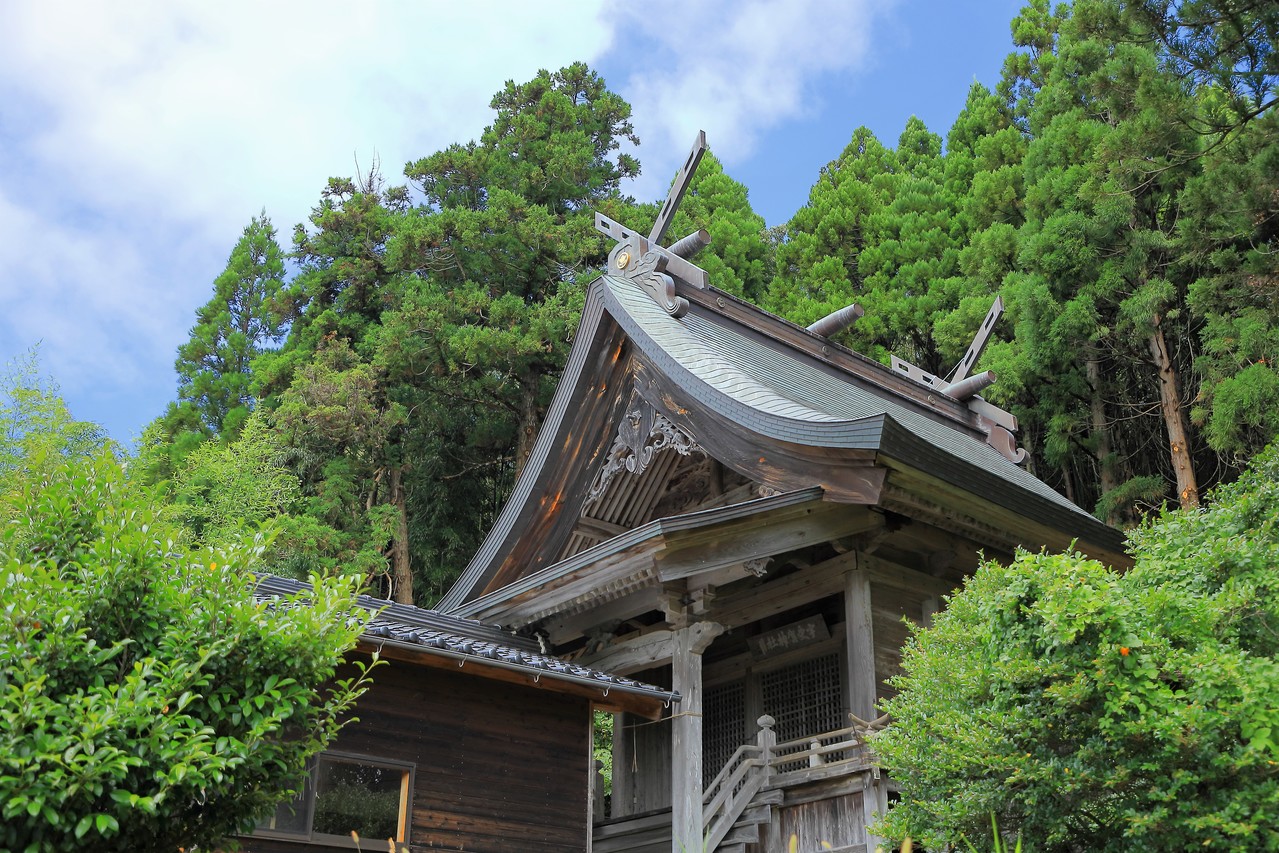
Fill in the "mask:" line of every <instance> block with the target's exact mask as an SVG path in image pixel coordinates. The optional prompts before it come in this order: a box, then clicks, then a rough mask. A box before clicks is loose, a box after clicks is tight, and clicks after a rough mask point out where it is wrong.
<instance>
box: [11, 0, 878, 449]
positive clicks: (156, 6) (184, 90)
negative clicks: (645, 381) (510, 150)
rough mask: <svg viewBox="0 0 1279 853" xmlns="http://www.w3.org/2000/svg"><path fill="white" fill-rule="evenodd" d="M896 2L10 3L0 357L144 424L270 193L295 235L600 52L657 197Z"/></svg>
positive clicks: (802, 102) (834, 65)
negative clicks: (348, 185) (337, 179)
mask: <svg viewBox="0 0 1279 853" xmlns="http://www.w3.org/2000/svg"><path fill="white" fill-rule="evenodd" d="M890 2H892V0H843V2H839V0H829V2H824V0H794V2H786V3H781V2H763V0H748V2H740V3H729V2H724V0H717V2H714V3H710V2H708V3H701V4H698V3H676V2H674V0H658V2H651V3H647V4H645V5H644V6H642V7H638V6H634V5H631V4H613V5H612V6H611V7H609V8H607V9H606V8H605V7H604V5H603V3H602V2H598V0H597V1H596V2H592V3H589V4H584V3H582V2H572V0H556V2H539V3H502V4H461V3H444V2H434V3H423V2H393V0H383V2H363V3H349V2H336V0H308V2H278V3H277V2H272V3H258V2H249V0H222V2H218V3H216V4H214V3H209V2H207V0H135V1H134V2H130V3H112V4H106V3H88V2H73V0H63V2H57V0H44V2H39V3H36V2H31V3H0V162H4V163H5V164H6V165H5V168H4V170H2V171H0V234H4V235H5V241H4V242H3V243H0V361H4V360H7V359H8V358H10V357H12V356H13V355H15V354H18V353H20V352H22V351H23V350H24V349H26V348H27V347H28V346H30V345H31V344H32V343H33V342H34V341H36V340H43V342H44V343H43V346H42V357H43V359H44V362H45V366H46V368H47V369H48V370H49V371H50V372H52V373H53V374H54V375H55V377H56V378H57V379H58V380H59V381H60V382H61V384H62V385H63V388H64V390H65V391H66V393H67V396H68V398H70V400H71V402H72V408H73V411H74V412H75V413H76V415H77V416H78V417H85V418H91V419H95V420H101V421H103V422H105V423H106V424H107V426H108V427H109V428H110V429H111V430H112V431H113V432H114V433H115V434H116V435H117V436H118V437H125V438H127V436H128V435H129V434H130V433H133V432H136V431H138V430H139V429H140V428H141V426H142V425H143V424H145V423H146V422H147V421H149V420H150V419H151V418H153V417H155V416H156V415H158V414H160V412H161V411H162V410H163V407H164V404H165V403H166V402H167V401H168V400H169V399H171V398H172V395H173V391H174V385H173V383H174V377H173V374H172V368H171V365H172V360H173V356H174V349H175V347H176V345H177V344H178V343H179V342H180V341H182V340H183V339H185V337H186V334H187V330H188V328H189V327H190V325H191V323H192V321H193V318H194V312H195V309H196V307H198V306H199V305H200V304H202V303H203V302H204V301H205V300H207V298H208V295H209V292H210V285H211V283H212V280H213V278H214V277H215V276H216V275H217V274H218V273H219V272H220V271H221V269H222V265H223V263H224V261H225V258H226V256H227V254H228V252H229V251H230V249H231V247H232V245H233V244H234V241H235V240H236V238H237V237H238V236H239V234H240V231H241V229H242V228H243V226H244V225H245V224H246V223H247V222H248V220H249V218H250V217H251V216H252V215H254V214H256V213H257V212H258V211H259V210H260V209H262V208H265V209H266V210H267V212H268V214H270V215H271V217H272V218H273V220H274V221H275V223H276V226H277V227H278V228H279V230H280V232H281V236H282V238H283V239H284V240H285V241H286V242H287V239H288V235H289V233H290V230H291V228H292V225H293V224H294V223H296V222H299V221H302V220H304V219H305V217H306V216H307V214H308V213H309V211H310V208H311V207H312V206H313V205H314V204H315V202H316V200H317V199H318V197H319V192H320V190H321V188H322V187H323V185H324V183H325V180H326V179H327V178H328V177H329V176H330V175H349V174H352V172H353V171H354V169H355V162H356V159H357V158H358V160H359V163H360V164H361V165H362V166H364V167H367V166H368V165H369V163H370V162H371V161H372V159H373V157H374V156H375V155H376V156H378V157H379V158H380V160H381V163H382V168H383V172H384V174H385V175H386V176H387V177H388V178H389V179H391V180H396V179H398V178H399V176H400V170H401V168H402V166H403V164H404V163H405V162H406V161H408V160H410V159H416V158H418V157H422V156H425V155H428V154H430V153H432V152H434V151H436V150H439V149H440V148H442V147H444V146H447V145H448V144H450V143H453V142H458V141H465V140H468V139H472V138H474V137H476V136H478V134H479V133H480V132H481V130H482V129H483V127H484V126H485V125H486V124H487V123H489V122H490V121H491V118H492V113H491V111H490V110H489V109H488V102H489V99H490V97H491V96H492V94H493V93H494V92H496V91H497V90H498V89H499V88H501V86H502V84H503V83H504V82H505V81H506V80H508V79H513V80H517V81H522V80H527V79H530V78H531V77H532V76H533V75H534V74H535V73H536V72H537V70H538V69H539V68H551V69H555V68H559V67H562V66H564V65H566V64H568V63H570V62H573V61H578V60H582V61H586V62H588V63H597V62H598V60H599V59H600V58H601V57H606V58H608V59H609V60H611V61H612V62H613V63H614V64H615V65H616V66H617V68H618V69H620V73H614V76H612V77H610V79H609V83H610V85H611V86H612V87H613V88H614V90H616V91H618V92H620V93H621V94H622V95H623V96H624V97H626V98H627V99H628V100H629V101H630V102H631V103H632V105H633V107H634V114H635V121H636V125H637V129H638V130H639V132H640V136H641V138H642V139H643V140H644V150H643V160H644V163H645V165H646V176H645V180H644V183H642V184H640V185H639V186H636V187H632V188H630V191H631V192H633V193H634V194H636V195H637V196H640V197H651V198H656V197H659V196H661V195H662V194H663V193H664V192H665V188H666V183H667V181H669V179H670V176H671V174H673V171H674V169H675V168H676V167H677V166H678V163H679V161H680V160H681V159H682V157H683V155H684V153H685V152H686V151H687V146H688V144H689V142H690V140H691V139H692V136H693V133H694V132H695V131H696V130H697V129H698V128H705V129H706V130H707V132H708V135H709V138H710V141H711V144H712V146H713V147H714V148H715V150H716V152H717V153H718V154H720V156H721V157H723V158H724V159H726V160H727V161H728V162H730V163H732V162H733V161H735V160H737V159H740V158H742V157H745V156H746V155H747V154H748V153H749V152H750V150H751V147H752V145H753V143H754V140H755V139H756V138H757V136H758V135H759V134H760V133H761V132H763V131H766V130H767V129H769V128H771V127H773V126H774V125H776V124H777V123H779V122H782V121H785V120H786V119H788V118H792V117H795V116H799V115H802V114H804V113H805V112H806V111H807V110H812V109H814V108H815V107H816V106H817V104H816V100H815V97H814V88H813V87H814V81H816V80H818V79H819V78H821V77H822V75H830V74H832V73H834V72H840V71H846V70H848V69H853V68H856V67H858V64H859V63H860V62H861V61H862V60H863V58H864V57H865V55H866V52H867V50H868V44H869V33H870V28H871V27H872V25H874V24H875V22H876V20H877V18H878V16H879V14H880V8H881V6H883V5H885V4H887V3H890ZM77 394H82V395H83V397H82V399H83V400H84V401H87V406H82V405H77V399H76V395H77ZM113 397H114V398H116V400H115V401H114V402H113V401H112V399H111V398H113ZM121 401H127V402H121Z"/></svg>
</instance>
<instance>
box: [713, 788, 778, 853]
mask: <svg viewBox="0 0 1279 853" xmlns="http://www.w3.org/2000/svg"><path fill="white" fill-rule="evenodd" d="M781 804H782V792H781V789H773V790H771V791H760V792H759V793H758V794H756V795H755V796H754V797H753V798H751V801H750V804H749V805H748V806H747V807H746V808H745V809H744V810H743V811H742V813H741V815H740V816H739V817H738V818H737V822H736V823H734V824H733V825H732V827H731V828H730V829H729V830H728V834H727V835H725V836H724V839H723V840H722V841H721V842H720V843H719V847H717V848H715V849H716V850H718V851H719V853H746V846H747V845H748V844H759V843H760V842H761V841H763V838H764V828H765V827H767V826H768V825H769V824H770V823H772V822H773V811H774V809H773V807H774V806H780V805H781Z"/></svg>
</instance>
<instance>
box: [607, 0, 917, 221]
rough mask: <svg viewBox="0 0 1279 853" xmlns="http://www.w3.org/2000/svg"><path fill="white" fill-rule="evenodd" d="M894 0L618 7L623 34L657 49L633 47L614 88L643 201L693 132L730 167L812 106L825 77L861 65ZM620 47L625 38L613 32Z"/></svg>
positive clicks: (668, 2) (670, 2)
mask: <svg viewBox="0 0 1279 853" xmlns="http://www.w3.org/2000/svg"><path fill="white" fill-rule="evenodd" d="M892 5H893V0H786V2H780V0H747V2H717V3H685V2H679V0H656V2H650V3H646V4H644V5H643V6H634V5H627V6H626V7H625V9H626V10H627V11H626V12H625V13H623V14H624V15H625V19H626V23H625V25H624V26H623V27H622V32H625V31H627V30H638V31H640V32H642V33H643V34H644V36H645V39H644V40H643V41H645V42H647V41H648V40H650V39H651V40H652V41H653V42H656V43H657V44H659V45H660V49H659V50H647V51H645V50H635V52H634V55H633V57H632V62H633V63H634V70H633V72H632V73H631V75H630V77H629V78H628V79H627V80H626V81H625V82H624V83H623V84H622V86H621V90H622V92H623V94H624V95H625V96H626V97H627V98H628V100H630V102H631V104H632V106H633V107H634V110H635V115H636V116H637V130H638V131H639V134H640V138H641V139H642V140H643V146H644V154H645V162H646V163H670V164H672V167H671V168H670V169H669V171H660V173H658V172H654V171H652V170H649V174H648V175H646V183H645V186H644V192H643V195H645V196H648V195H657V196H660V195H662V194H664V192H665V188H666V182H667V181H669V180H670V178H671V175H673V174H674V169H675V168H678V164H679V161H680V159H681V158H682V157H683V155H684V153H685V152H686V151H687V150H688V145H689V144H690V143H691V142H692V140H693V137H694V135H695V134H696V132H697V131H698V130H699V129H701V130H705V131H706V133H707V140H708V142H709V143H710V146H711V148H712V149H714V151H715V153H716V154H717V156H719V157H720V158H721V159H722V160H724V161H725V162H727V163H729V164H732V163H734V162H740V161H741V160H743V159H745V158H747V157H749V156H750V154H751V153H752V151H753V149H754V146H755V142H756V139H757V138H758V136H759V134H760V133H761V132H763V131H766V130H768V129H770V128H772V127H774V126H776V125H778V124H779V123H781V122H783V121H785V120H787V119H792V118H796V117H800V116H805V115H810V114H812V113H813V112H814V111H816V110H819V109H820V107H821V104H820V102H819V99H818V97H817V94H816V93H817V88H816V84H817V82H818V80H819V78H821V77H822V76H824V75H830V74H833V73H837V72H847V71H850V70H855V69H857V68H859V67H861V66H862V65H863V64H864V63H865V62H866V60H867V57H868V55H869V53H870V50H871V45H872V41H871V37H872V30H873V29H874V28H875V27H876V26H879V25H880V19H881V18H882V17H883V15H884V13H885V12H886V11H887V10H888V9H889V8H890V7H891V6H892ZM618 40H619V42H623V41H632V42H633V41H638V40H634V39H631V40H627V39H625V37H624V36H623V35H622V34H621V33H619V36H618Z"/></svg>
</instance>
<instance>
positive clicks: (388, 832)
mask: <svg viewBox="0 0 1279 853" xmlns="http://www.w3.org/2000/svg"><path fill="white" fill-rule="evenodd" d="M412 790H413V765H411V764H404V763H401V762H395V761H386V760H383V759H380V758H368V757H365V756H359V755H345V754H342V753H335V752H324V753H321V754H320V755H319V756H318V757H317V759H316V761H315V763H314V764H313V765H312V767H311V772H310V774H309V775H308V776H307V779H306V783H305V785H304V786H303V789H302V790H301V791H300V792H299V793H298V795H297V796H295V797H294V798H293V799H292V800H289V801H287V802H284V803H281V804H280V805H279V806H277V807H276V810H275V813H274V814H272V815H270V816H268V817H266V818H264V819H263V820H261V821H259V822H258V827H257V834H259V835H274V836H280V837H288V838H294V839H297V840H300V841H323V842H324V843H325V844H341V845H345V846H353V844H354V841H353V839H352V838H351V833H352V832H354V833H356V835H358V836H359V838H360V839H361V841H385V840H387V839H392V840H395V841H408V828H409V815H410V808H409V795H410V792H411V791H412Z"/></svg>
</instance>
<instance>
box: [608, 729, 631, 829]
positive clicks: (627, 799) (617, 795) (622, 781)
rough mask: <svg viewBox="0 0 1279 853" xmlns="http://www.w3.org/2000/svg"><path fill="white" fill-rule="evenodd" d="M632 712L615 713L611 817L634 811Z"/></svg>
mask: <svg viewBox="0 0 1279 853" xmlns="http://www.w3.org/2000/svg"><path fill="white" fill-rule="evenodd" d="M630 720H631V715H630V714H625V713H623V714H614V715H613V809H612V814H611V815H609V817H626V816H627V815H629V814H630V813H631V811H632V809H631V798H632V797H633V796H634V794H633V791H634V790H635V777H634V776H632V775H631V743H632V738H633V735H632V734H631V730H630Z"/></svg>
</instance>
